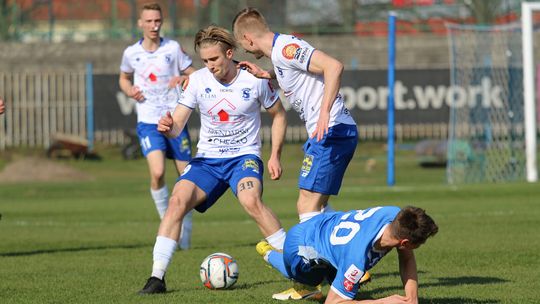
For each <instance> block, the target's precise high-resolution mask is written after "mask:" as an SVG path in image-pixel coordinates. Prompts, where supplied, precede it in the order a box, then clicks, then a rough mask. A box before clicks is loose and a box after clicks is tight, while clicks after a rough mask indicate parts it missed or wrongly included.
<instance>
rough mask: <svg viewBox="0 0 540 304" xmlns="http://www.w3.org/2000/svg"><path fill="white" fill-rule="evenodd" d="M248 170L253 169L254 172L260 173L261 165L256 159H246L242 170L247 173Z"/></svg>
mask: <svg viewBox="0 0 540 304" xmlns="http://www.w3.org/2000/svg"><path fill="white" fill-rule="evenodd" d="M247 169H251V170H252V171H253V172H255V173H259V163H258V162H257V161H256V160H254V159H246V160H244V164H243V165H242V170H243V171H246V170H247Z"/></svg>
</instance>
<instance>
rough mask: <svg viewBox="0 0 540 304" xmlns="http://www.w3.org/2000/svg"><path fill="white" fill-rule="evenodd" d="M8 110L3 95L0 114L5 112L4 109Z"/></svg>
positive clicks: (0, 101) (0, 98)
mask: <svg viewBox="0 0 540 304" xmlns="http://www.w3.org/2000/svg"><path fill="white" fill-rule="evenodd" d="M5 110H6V105H5V104H4V100H3V99H2V97H0V114H4V111H5Z"/></svg>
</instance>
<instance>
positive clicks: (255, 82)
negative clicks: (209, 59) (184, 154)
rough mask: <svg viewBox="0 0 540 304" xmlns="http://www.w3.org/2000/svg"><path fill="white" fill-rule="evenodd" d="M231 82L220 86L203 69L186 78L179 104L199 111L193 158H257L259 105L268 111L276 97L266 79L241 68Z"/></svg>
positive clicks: (206, 70) (259, 122) (208, 72)
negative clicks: (249, 156)
mask: <svg viewBox="0 0 540 304" xmlns="http://www.w3.org/2000/svg"><path fill="white" fill-rule="evenodd" d="M238 73H239V74H238V76H237V78H236V79H235V80H234V82H233V83H231V84H228V85H225V84H222V83H220V82H219V81H218V80H217V79H216V78H215V77H214V75H213V74H212V73H211V72H210V71H209V70H208V69H207V68H203V69H200V70H198V71H196V72H194V73H193V74H191V75H189V83H188V84H187V86H186V85H184V88H183V90H182V94H181V97H180V100H179V101H178V102H179V103H180V104H182V105H184V106H187V107H189V108H191V109H194V108H195V107H198V108H199V112H200V113H199V114H200V116H201V131H200V136H199V143H198V144H197V149H198V151H197V155H196V157H205V158H230V157H236V156H240V155H245V154H255V155H257V156H259V157H260V156H261V140H260V136H259V132H260V127H261V106H263V107H264V108H265V109H268V108H271V107H272V106H273V105H274V104H275V102H276V101H277V100H278V98H279V95H278V94H277V92H276V90H274V88H272V86H271V85H270V82H268V80H266V79H258V78H255V76H253V75H251V74H250V73H249V72H247V71H245V70H243V69H241V70H239V72H238Z"/></svg>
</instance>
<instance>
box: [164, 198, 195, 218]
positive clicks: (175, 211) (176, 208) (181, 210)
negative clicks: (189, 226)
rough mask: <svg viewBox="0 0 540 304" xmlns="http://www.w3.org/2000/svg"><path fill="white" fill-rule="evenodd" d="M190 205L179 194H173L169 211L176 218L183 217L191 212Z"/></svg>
mask: <svg viewBox="0 0 540 304" xmlns="http://www.w3.org/2000/svg"><path fill="white" fill-rule="evenodd" d="M189 210H190V209H189V207H188V205H187V203H186V202H185V201H183V200H182V199H180V198H179V197H177V196H174V195H173V196H171V198H170V199H169V206H168V207H167V213H170V214H171V215H172V216H173V217H175V218H181V217H183V216H184V215H186V214H187V213H188V212H189Z"/></svg>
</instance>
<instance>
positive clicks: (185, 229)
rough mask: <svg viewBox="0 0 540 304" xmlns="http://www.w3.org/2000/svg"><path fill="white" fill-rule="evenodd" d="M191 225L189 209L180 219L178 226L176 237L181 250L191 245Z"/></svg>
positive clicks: (191, 218) (191, 216) (191, 212)
mask: <svg viewBox="0 0 540 304" xmlns="http://www.w3.org/2000/svg"><path fill="white" fill-rule="evenodd" d="M192 226H193V210H191V211H189V212H188V213H187V214H186V215H185V216H184V219H183V220H182V227H180V237H179V238H178V247H179V248H180V249H182V250H186V249H189V247H191V230H192Z"/></svg>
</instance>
